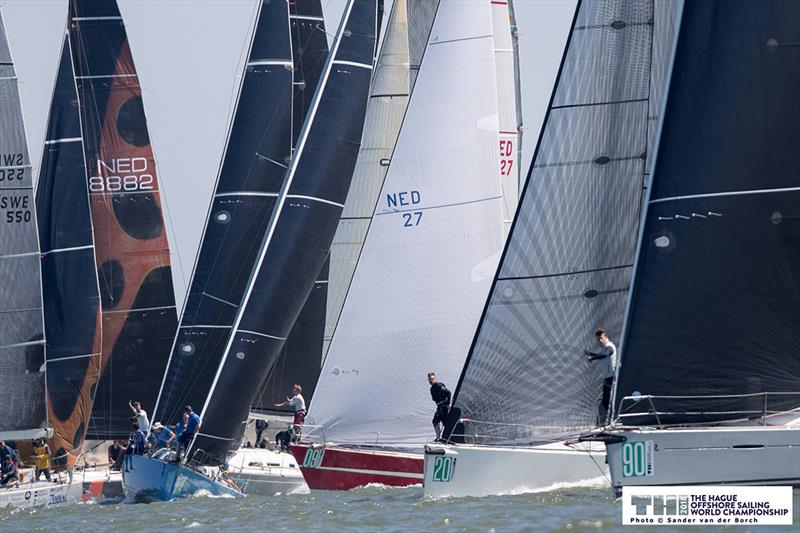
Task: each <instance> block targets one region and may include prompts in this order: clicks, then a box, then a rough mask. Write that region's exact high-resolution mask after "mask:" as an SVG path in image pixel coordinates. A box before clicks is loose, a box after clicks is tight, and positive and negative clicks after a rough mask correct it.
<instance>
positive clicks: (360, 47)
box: [157, 0, 382, 463]
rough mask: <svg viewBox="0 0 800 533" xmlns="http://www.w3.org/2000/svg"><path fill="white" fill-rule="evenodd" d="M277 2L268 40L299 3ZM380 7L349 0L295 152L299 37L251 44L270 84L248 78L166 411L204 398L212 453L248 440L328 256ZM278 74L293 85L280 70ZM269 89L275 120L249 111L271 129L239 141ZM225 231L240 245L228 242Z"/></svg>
mask: <svg viewBox="0 0 800 533" xmlns="http://www.w3.org/2000/svg"><path fill="white" fill-rule="evenodd" d="M271 4H272V5H271ZM274 4H275V3H274V2H270V3H265V4H264V5H263V6H262V11H261V15H260V17H259V18H261V17H265V16H266V17H267V18H266V20H265V23H274V22H275V21H273V20H272V19H273V17H274V18H275V19H278V22H277V23H276V24H277V29H276V30H274V31H270V32H265V33H264V34H263V39H264V40H265V41H266V40H267V39H274V38H275V36H276V35H278V34H279V32H281V31H282V32H286V31H287V28H288V24H287V22H286V18H287V17H288V13H287V12H286V10H288V5H289V4H282V5H283V7H284V12H283V15H281V13H280V11H281V10H280V9H278V8H274ZM264 8H268V10H269V11H271V13H269V14H267V9H264ZM381 11H382V2H381V1H380V0H352V1H351V2H349V3H348V5H347V8H346V9H345V16H344V18H343V21H342V25H341V26H340V28H339V32H338V33H337V37H336V39H335V41H334V45H333V50H332V52H331V54H330V56H329V58H328V61H327V63H326V64H325V68H324V71H323V75H322V80H321V81H320V85H319V87H318V88H317V91H316V94H315V95H314V98H313V100H312V103H311V108H310V110H309V112H308V116H307V118H306V121H305V123H304V125H303V129H302V131H301V133H300V136H299V138H298V142H297V144H296V148H295V151H294V155H293V156H292V154H291V151H290V149H291V135H286V133H285V131H283V130H281V131H273V129H272V128H271V127H270V120H271V119H272V120H274V118H273V117H274V116H275V115H277V114H278V113H286V114H287V116H291V105H290V100H285V101H283V102H280V100H281V95H283V94H290V93H289V92H288V91H290V89H291V87H292V72H291V71H290V70H289V68H290V67H291V65H292V62H291V56H290V47H289V42H288V41H287V42H286V46H285V49H284V54H283V55H281V56H277V58H276V56H275V55H271V56H267V57H266V58H265V57H263V56H262V57H259V56H258V55H257V54H259V53H261V52H264V49H262V48H260V47H257V46H255V45H254V46H252V47H251V53H250V56H249V62H250V64H251V66H259V65H260V66H261V67H262V68H261V69H259V71H260V72H262V73H263V75H262V76H260V77H259V78H260V82H261V83H260V86H258V85H256V84H255V80H254V83H253V84H252V85H250V84H248V79H246V80H245V83H244V84H243V87H242V92H241V94H240V106H239V108H238V109H237V117H236V120H235V121H234V127H233V129H232V132H231V138H230V139H229V143H228V150H227V153H226V156H225V158H226V159H225V164H223V170H222V172H223V173H225V171H226V167H227V166H228V165H231V166H235V165H238V168H237V169H236V170H237V172H236V173H235V174H233V175H232V177H231V180H230V183H226V184H225V187H223V186H222V183H223V180H222V179H221V180H220V184H219V185H218V187H217V193H216V195H215V198H214V203H213V204H212V210H211V217H210V223H209V229H208V231H207V232H206V235H205V238H204V241H203V245H202V247H201V251H200V255H199V258H198V262H197V265H196V267H195V276H194V279H193V281H192V290H191V292H190V294H189V298H188V300H187V304H186V307H185V309H184V314H183V317H182V324H181V329H180V330H179V334H178V337H177V339H176V343H175V348H174V349H173V355H172V359H171V362H170V365H169V367H168V370H167V374H166V375H165V382H164V385H163V389H162V394H161V398H160V401H159V405H158V409H157V416H159V417H164V416H172V417H173V418H175V415H177V413H179V411H180V409H181V407H182V405H183V404H184V403H193V404H194V407H195V408H198V407H200V409H199V412H200V413H201V417H202V421H203V427H202V432H201V433H200V434H199V435H198V436H197V437H196V439H195V441H194V443H193V448H194V449H198V450H202V451H203V452H204V454H205V457H207V460H208V462H210V463H220V462H222V461H224V460H225V457H226V455H227V453H228V451H229V450H230V449H232V448H236V447H237V446H238V444H239V438H240V437H241V435H242V433H243V431H244V423H245V422H246V420H247V414H248V411H249V407H250V403H251V402H252V400H253V398H254V396H255V395H256V393H257V392H258V387H259V386H260V385H261V384H262V383H263V381H264V379H265V377H266V375H267V372H268V371H269V369H270V368H271V367H272V365H273V364H274V362H275V359H276V357H277V355H278V352H279V351H280V349H281V347H282V346H283V343H284V341H285V340H286V338H287V336H288V335H289V332H290V330H291V328H292V326H293V324H294V322H295V320H296V319H297V316H298V315H299V313H300V311H301V308H302V306H303V304H304V302H305V301H306V299H307V297H308V295H309V293H310V292H311V290H312V288H313V285H314V282H315V280H316V279H317V275H318V274H319V272H320V270H321V269H322V267H323V264H324V262H325V259H326V257H327V255H328V249H329V248H330V243H331V241H332V239H333V233H334V231H335V228H336V222H337V221H338V219H339V216H340V215H341V209H342V207H343V202H344V200H345V196H346V194H347V189H348V188H349V185H350V179H351V176H352V171H353V166H354V165H355V159H356V155H357V152H358V148H359V141H360V138H361V130H362V127H363V120H364V111H365V108H366V102H367V94H368V89H369V82H370V75H371V70H372V62H373V58H374V54H375V41H376V37H377V27H378V25H379V23H380V13H381ZM279 17H280V18H279ZM281 21H282V23H281ZM259 22H260V21H259ZM254 54H256V55H254ZM287 67H289V68H287ZM278 76H282V77H283V80H284V81H283V83H282V84H281V83H278V82H276V81H272V80H271V77H278ZM248 78H250V76H248ZM279 79H280V78H279ZM270 82H271V83H270ZM265 89H270V90H273V91H275V93H273V94H275V98H274V101H276V102H277V103H278V105H276V108H275V109H268V110H263V109H262V110H261V112H262V113H265V112H268V113H269V114H268V115H267V117H266V119H262V120H256V118H255V117H253V116H250V117H247V121H244V122H249V123H251V124H255V125H257V126H258V127H259V128H260V131H261V135H259V136H252V137H250V138H248V139H247V140H245V139H243V140H242V142H235V141H237V139H236V135H237V134H238V132H239V131H240V128H241V127H242V126H240V124H241V122H240V120H239V116H240V113H241V102H242V101H244V99H245V98H246V97H248V96H251V97H255V96H256V95H258V98H259V99H261V98H264V90H265ZM250 91H253V92H252V93H251V92H250ZM268 101H270V100H269V99H268ZM280 103H282V104H283V105H280ZM250 121H252V122H250ZM248 141H249V142H248ZM267 141H269V142H267ZM290 159H291V160H290ZM287 164H288V168H286V166H287ZM231 170H234V169H233V168H232V169H231ZM263 213H267V214H268V216H266V217H263V216H262V214H263ZM229 228H235V229H236V231H234V230H233V229H230V230H229ZM227 236H230V237H231V238H230V239H228V241H227V242H226V241H225V238H226V237H227ZM221 242H222V243H223V244H227V245H229V246H230V245H233V244H238V245H239V247H241V250H237V249H236V248H234V247H232V246H231V248H232V249H230V250H220V243H221ZM228 252H230V253H228ZM237 252H238V253H237ZM242 252H243V253H242ZM234 254H235V255H234ZM226 268H227V269H229V270H228V271H227V272H226V271H225V269H226ZM237 272H238V273H239V275H238V276H237V275H236V273H237ZM231 279H233V280H234V281H235V282H236V283H235V285H233V286H231V285H232V284H231Z"/></svg>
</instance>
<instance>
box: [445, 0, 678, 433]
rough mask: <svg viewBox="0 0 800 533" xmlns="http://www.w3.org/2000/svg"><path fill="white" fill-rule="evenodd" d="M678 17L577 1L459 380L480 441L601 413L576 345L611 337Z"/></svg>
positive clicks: (664, 8) (632, 5)
mask: <svg viewBox="0 0 800 533" xmlns="http://www.w3.org/2000/svg"><path fill="white" fill-rule="evenodd" d="M673 19H674V4H672V3H667V2H659V3H658V8H657V10H656V11H654V2H653V0H642V1H635V2H634V1H628V0H605V1H590V2H579V4H578V7H577V11H576V14H575V19H574V22H573V26H572V31H571V33H570V37H569V40H568V42H567V48H566V50H565V53H564V57H563V59H562V64H561V68H560V70H559V74H558V78H557V80H556V84H555V89H554V92H553V95H552V97H551V102H550V105H549V108H548V112H547V116H546V118H545V123H544V127H543V129H542V132H541V135H540V138H539V142H538V145H537V148H536V152H535V154H534V160H533V163H532V166H531V168H530V170H529V172H528V178H527V181H526V184H525V189H524V191H523V193H522V199H521V201H520V207H519V209H518V211H517V214H516V217H515V219H514V223H513V226H512V229H511V234H510V236H509V239H508V242H507V243H506V249H505V250H504V253H503V257H502V261H501V264H500V267H499V269H498V272H497V275H496V277H495V281H494V285H493V288H492V291H491V293H490V296H489V299H488V301H487V303H486V307H485V309H484V313H483V317H482V319H481V322H480V325H479V327H478V330H477V333H476V336H475V338H474V341H473V344H472V347H471V350H470V354H469V357H468V359H467V363H466V365H465V367H464V369H463V372H462V375H461V379H460V381H459V385H458V388H457V391H456V394H455V399H454V405H455V406H456V408H457V409H458V410H460V415H461V416H463V417H465V418H467V419H469V420H470V421H469V422H468V423H467V426H466V427H467V431H466V433H468V434H474V433H479V434H481V435H484V436H485V437H484V438H482V439H480V440H479V441H478V442H479V443H494V444H508V443H512V442H515V441H516V442H519V441H520V440H523V441H526V442H535V441H538V440H544V439H550V438H558V437H559V436H564V435H570V434H574V433H576V432H577V431H579V430H581V429H584V428H591V427H593V426H595V424H596V422H597V419H598V400H599V396H600V392H601V383H602V379H601V376H600V373H599V371H598V368H597V366H596V365H592V364H590V363H589V362H587V360H586V358H585V357H584V355H583V350H584V349H587V348H593V347H594V345H595V342H596V341H595V340H594V337H593V332H594V330H595V329H597V328H604V329H606V330H607V331H609V334H610V335H611V337H612V338H617V337H618V336H619V334H620V331H621V328H622V320H623V313H624V308H625V300H626V294H627V291H628V287H629V283H630V277H631V267H632V263H633V258H634V253H635V248H636V235H637V230H638V223H639V215H640V205H641V202H642V196H643V190H644V189H643V183H644V182H645V174H646V168H647V153H648V141H649V140H650V141H652V138H653V137H652V135H651V133H652V132H653V130H654V129H655V124H656V121H655V120H651V119H653V118H654V117H655V115H656V110H658V109H660V104H659V100H660V99H661V95H662V94H663V90H662V89H661V88H660V86H661V85H663V83H664V69H663V68H662V63H663V62H665V60H664V58H663V57H662V54H665V53H667V51H668V48H669V46H667V44H666V43H671V41H672V27H673V24H674V22H673ZM458 410H457V411H456V413H458V412H459V411H458ZM456 433H457V431H456Z"/></svg>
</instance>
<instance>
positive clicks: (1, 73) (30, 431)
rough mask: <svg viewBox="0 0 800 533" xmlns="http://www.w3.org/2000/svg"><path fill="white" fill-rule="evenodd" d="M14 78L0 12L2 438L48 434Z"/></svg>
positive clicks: (31, 213) (38, 284) (30, 212)
mask: <svg viewBox="0 0 800 533" xmlns="http://www.w3.org/2000/svg"><path fill="white" fill-rule="evenodd" d="M17 83H18V82H17V75H16V71H15V70H14V62H13V59H12V57H11V51H10V49H9V46H8V41H7V38H6V31H5V26H4V25H3V17H2V13H1V12H0V316H2V317H3V318H2V322H0V368H2V369H3V386H2V389H0V403H2V405H4V406H6V407H7V408H6V409H3V412H2V413H0V440H18V439H20V440H21V439H30V438H36V437H43V436H46V434H47V409H46V403H45V400H46V398H45V396H46V394H45V387H46V379H45V374H46V365H45V340H44V323H43V320H44V315H43V309H42V280H41V267H40V261H39V241H38V238H37V231H36V210H35V208H34V207H35V206H34V193H33V184H32V180H31V163H30V158H29V155H28V143H27V141H26V139H25V125H24V121H23V117H22V106H21V105H20V99H19V87H18V85H17Z"/></svg>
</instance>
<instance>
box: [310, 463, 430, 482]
mask: <svg viewBox="0 0 800 533" xmlns="http://www.w3.org/2000/svg"><path fill="white" fill-rule="evenodd" d="M315 470H331V471H333V472H351V473H353V474H371V475H374V476H387V477H410V478H413V479H419V480H422V479H423V477H424V476H423V474H415V473H412V472H389V471H386V470H368V469H366V468H344V467H342V466H317V467H315Z"/></svg>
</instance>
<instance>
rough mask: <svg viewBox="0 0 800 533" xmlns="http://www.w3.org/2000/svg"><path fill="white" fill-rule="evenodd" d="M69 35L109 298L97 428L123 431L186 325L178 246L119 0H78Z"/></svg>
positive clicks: (100, 266)
mask: <svg viewBox="0 0 800 533" xmlns="http://www.w3.org/2000/svg"><path fill="white" fill-rule="evenodd" d="M67 36H68V37H67V39H68V46H65V48H64V50H63V51H62V55H63V56H64V59H63V60H62V61H65V62H66V61H68V62H69V63H70V64H71V68H70V69H69V70H66V71H65V72H60V73H59V74H60V75H62V74H63V75H65V76H66V77H67V79H65V80H58V81H57V83H63V84H64V85H74V87H75V90H76V91H77V102H76V103H72V102H70V103H69V105H73V106H74V105H77V109H78V110H79V112H80V127H81V134H80V135H78V137H80V138H81V139H82V140H81V142H80V144H82V146H83V151H84V159H83V160H84V162H85V174H86V175H85V180H86V182H87V183H88V193H89V202H90V211H91V226H92V227H93V229H94V252H95V262H96V265H97V277H98V286H99V290H100V299H101V307H102V340H103V342H102V350H101V351H102V359H101V362H100V380H99V382H98V384H97V388H96V393H95V403H94V409H93V411H92V418H91V423H90V425H89V427H88V434H89V435H90V436H91V438H96V439H111V438H121V437H124V436H126V435H127V434H128V433H129V432H130V420H129V418H130V414H131V413H130V409H129V408H128V401H130V400H140V401H142V402H143V403H144V404H145V405H148V404H149V403H152V402H153V401H154V400H155V398H156V395H157V393H158V379H157V377H158V376H160V375H161V374H162V373H163V370H164V367H165V366H166V361H167V357H168V356H169V350H170V346H171V343H172V338H173V337H174V334H175V328H176V327H177V318H176V310H175V298H174V291H173V287H172V274H171V271H170V257H169V246H168V244H167V232H166V225H165V222H164V217H163V215H162V197H161V192H160V191H159V187H158V176H157V173H156V165H155V160H154V157H153V150H152V147H151V146H150V136H149V134H148V131H147V123H146V120H145V115H144V108H143V105H142V90H141V87H140V85H139V78H138V76H137V74H136V68H135V66H134V63H133V58H132V56H131V51H130V48H129V46H128V39H127V35H126V32H125V26H124V24H123V22H122V17H121V16H120V12H119V9H118V8H117V4H116V1H115V0H72V1H71V2H70V3H69V22H68V27H67ZM70 71H71V72H70ZM73 75H74V76H73ZM52 178H53V179H60V177H59V176H58V175H57V173H56V175H54V176H52ZM53 200H54V201H62V202H63V198H58V197H56V198H53ZM54 229H55V231H58V230H59V228H54ZM49 342H50V344H51V345H52V344H54V342H55V341H54V339H49ZM154 378H155V379H154Z"/></svg>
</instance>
